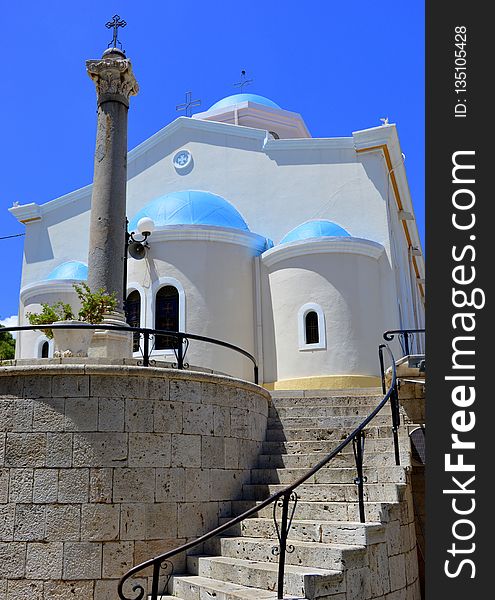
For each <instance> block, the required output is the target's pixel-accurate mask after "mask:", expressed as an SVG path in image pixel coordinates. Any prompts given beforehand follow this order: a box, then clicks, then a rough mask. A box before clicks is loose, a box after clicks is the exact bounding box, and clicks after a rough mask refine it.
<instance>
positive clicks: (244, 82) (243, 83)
mask: <svg viewBox="0 0 495 600" xmlns="http://www.w3.org/2000/svg"><path fill="white" fill-rule="evenodd" d="M253 81H254V79H246V71H245V70H244V69H242V71H241V81H238V82H237V83H234V87H238V88H241V94H242V92H243V91H244V88H245V86H246V85H251V83H253Z"/></svg>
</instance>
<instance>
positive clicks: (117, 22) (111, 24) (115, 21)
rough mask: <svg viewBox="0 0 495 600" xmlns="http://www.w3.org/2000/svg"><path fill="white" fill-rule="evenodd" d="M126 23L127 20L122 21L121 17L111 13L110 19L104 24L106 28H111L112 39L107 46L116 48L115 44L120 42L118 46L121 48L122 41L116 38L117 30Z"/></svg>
mask: <svg viewBox="0 0 495 600" xmlns="http://www.w3.org/2000/svg"><path fill="white" fill-rule="evenodd" d="M126 25H127V22H126V21H124V19H121V18H120V17H119V15H113V18H112V21H108V23H106V24H105V27H106V28H107V29H112V28H113V39H112V41H111V42H110V43H109V44H108V47H109V48H110V47H112V48H117V44H120V47H121V48H122V43H121V42H120V41H119V40H118V39H117V30H118V28H119V27H125V26H126Z"/></svg>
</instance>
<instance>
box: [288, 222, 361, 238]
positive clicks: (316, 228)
mask: <svg viewBox="0 0 495 600" xmlns="http://www.w3.org/2000/svg"><path fill="white" fill-rule="evenodd" d="M321 237H350V234H349V232H347V231H346V230H345V229H344V228H343V227H341V226H340V225H337V224H336V223H334V222H333V221H326V220H321V221H306V223H303V224H302V225H298V226H297V227H295V228H294V229H292V230H291V231H289V233H288V234H287V235H285V236H284V237H283V238H282V239H281V240H280V243H281V244H286V243H287V242H297V241H298V240H308V239H310V238H321Z"/></svg>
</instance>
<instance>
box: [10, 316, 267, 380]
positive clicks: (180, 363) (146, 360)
mask: <svg viewBox="0 0 495 600" xmlns="http://www.w3.org/2000/svg"><path fill="white" fill-rule="evenodd" d="M44 329H105V330H112V331H125V332H127V333H129V334H131V333H132V334H134V333H139V334H141V333H142V334H143V338H144V343H143V350H142V354H143V366H144V367H148V366H149V365H150V356H151V352H150V350H149V338H150V336H151V335H154V336H157V335H160V336H161V335H163V336H168V337H172V338H175V339H176V340H177V347H175V346H174V347H173V348H172V349H173V350H174V353H175V355H176V358H177V368H178V369H184V368H185V367H186V363H185V362H184V358H185V354H186V352H187V346H186V350H185V351H184V348H183V345H184V343H185V342H186V343H187V344H188V341H189V340H196V341H199V342H207V343H209V344H215V345H217V346H221V347H223V348H228V349H229V350H234V351H235V352H238V353H239V354H242V355H243V356H245V357H246V358H249V360H250V361H251V362H252V363H253V371H254V383H258V364H257V362H256V359H255V358H254V356H253V355H252V354H250V353H249V352H248V351H247V350H244V349H243V348H240V347H239V346H235V345H234V344H231V343H229V342H224V341H222V340H218V339H216V338H210V337H205V336H203V335H196V334H194V333H185V332H183V331H171V330H168V329H150V328H149V327H129V326H126V325H110V324H108V325H107V324H106V323H99V324H91V323H71V324H70V325H64V324H58V325H57V324H55V323H50V324H46V325H17V326H15V327H2V328H1V331H8V332H10V331H35V330H44Z"/></svg>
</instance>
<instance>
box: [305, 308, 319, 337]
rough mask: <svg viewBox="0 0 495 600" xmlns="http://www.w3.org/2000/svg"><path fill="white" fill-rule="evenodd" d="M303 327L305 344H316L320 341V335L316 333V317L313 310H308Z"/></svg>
mask: <svg viewBox="0 0 495 600" xmlns="http://www.w3.org/2000/svg"><path fill="white" fill-rule="evenodd" d="M304 325H305V334H306V344H317V343H318V342H319V341H320V334H319V331H318V315H317V314H316V313H315V311H314V310H310V311H309V312H308V313H306V318H305V323H304Z"/></svg>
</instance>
